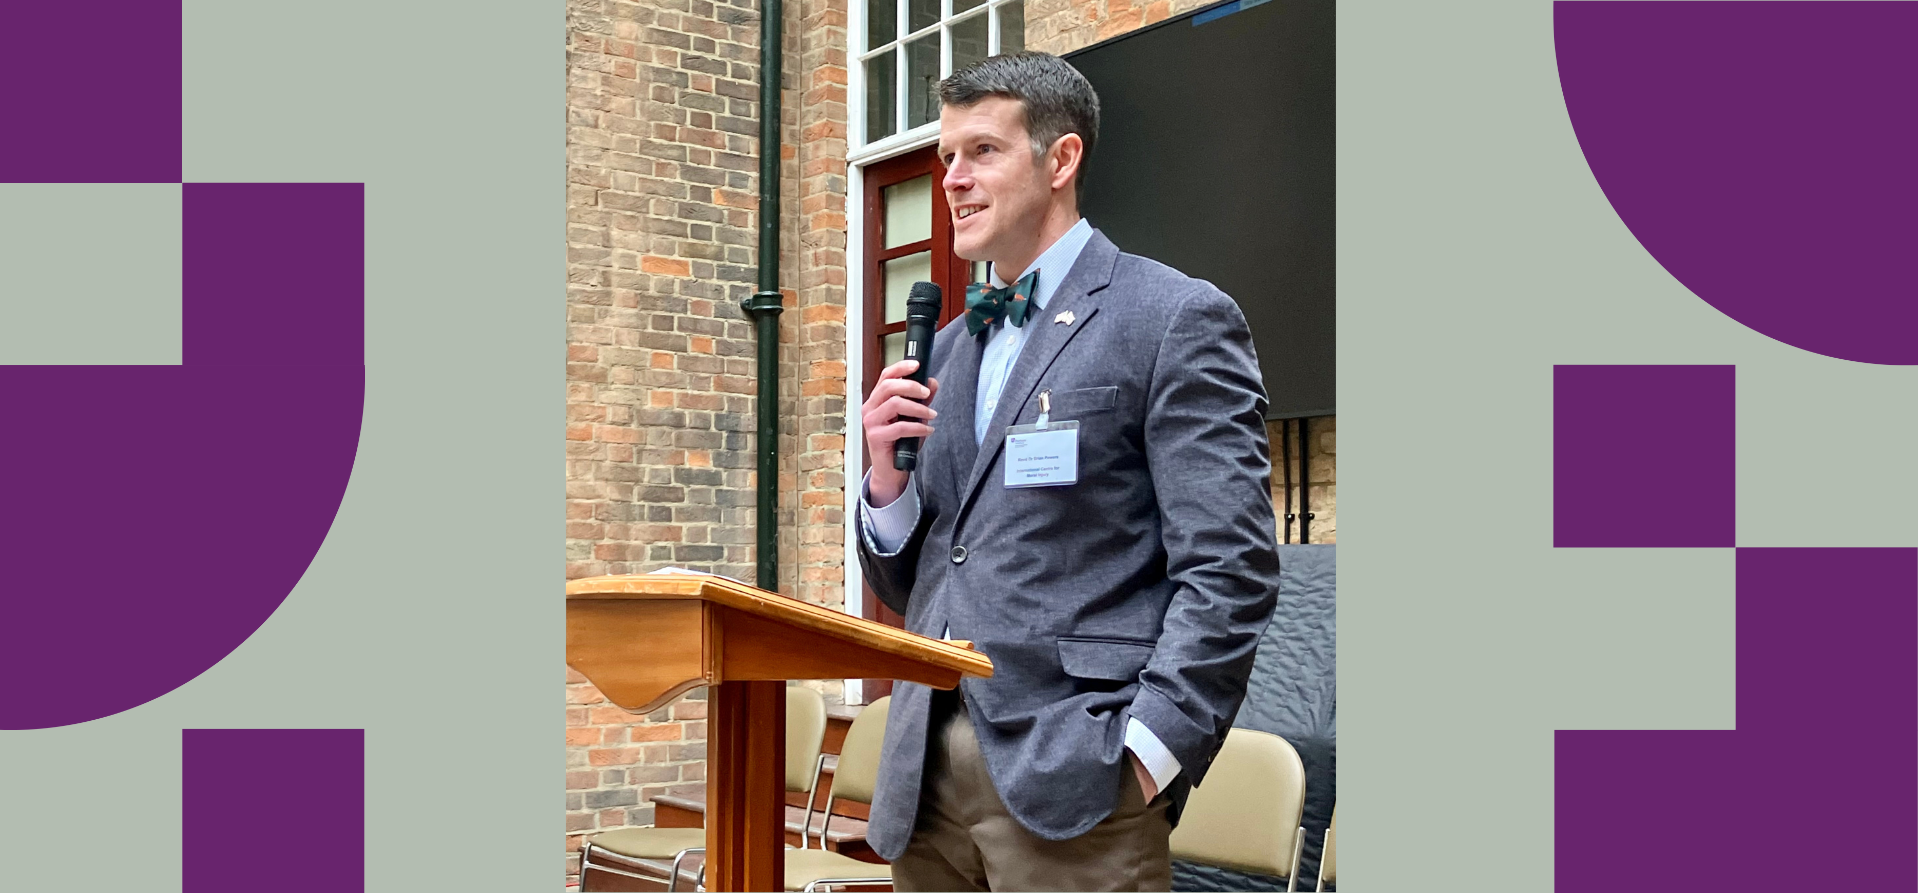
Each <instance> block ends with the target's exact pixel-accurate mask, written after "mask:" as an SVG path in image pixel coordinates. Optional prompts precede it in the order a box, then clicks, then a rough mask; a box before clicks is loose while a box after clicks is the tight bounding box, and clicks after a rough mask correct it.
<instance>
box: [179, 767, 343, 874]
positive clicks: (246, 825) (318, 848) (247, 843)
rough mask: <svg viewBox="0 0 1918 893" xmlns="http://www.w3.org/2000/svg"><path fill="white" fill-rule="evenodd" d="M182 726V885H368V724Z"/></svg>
mask: <svg viewBox="0 0 1918 893" xmlns="http://www.w3.org/2000/svg"><path fill="white" fill-rule="evenodd" d="M181 735H182V738H183V741H182V745H183V746H182V750H183V754H182V756H181V761H182V763H183V766H182V772H181V776H182V787H183V790H182V792H181V801H182V803H183V813H184V816H183V819H184V821H183V825H184V828H183V831H182V834H181V848H182V850H183V851H184V852H182V854H181V863H182V865H181V867H182V874H183V881H184V883H183V889H184V891H185V893H256V891H260V890H272V891H274V893H355V891H364V890H365V889H366V732H365V730H363V729H187V730H185V731H184V732H182V733H181ZM289 795H290V796H289ZM263 804H277V805H276V806H274V808H273V809H272V810H271V816H272V818H271V820H262V818H261V817H260V816H261V810H262V806H263Z"/></svg>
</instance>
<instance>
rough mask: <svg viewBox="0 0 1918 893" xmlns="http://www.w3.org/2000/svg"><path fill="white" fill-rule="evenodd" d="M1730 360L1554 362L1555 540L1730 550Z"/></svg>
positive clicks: (1733, 482)
mask: <svg viewBox="0 0 1918 893" xmlns="http://www.w3.org/2000/svg"><path fill="white" fill-rule="evenodd" d="M1733 389H1734V379H1733V367H1731V366H1554V367H1553V368H1552V545H1553V546H1556V547H1560V548H1579V547H1624V548H1633V547H1666V548H1698V547H1730V546H1732V545H1735V542H1734V539H1733V533H1734V526H1735V524H1736V516H1735V508H1736V495H1737V493H1736V489H1737V478H1736V474H1735V472H1736V462H1735V457H1736V447H1737V443H1736V436H1737V431H1736V426H1735V415H1734V411H1735V408H1736V405H1735V403H1736V401H1735V394H1734V390H1733Z"/></svg>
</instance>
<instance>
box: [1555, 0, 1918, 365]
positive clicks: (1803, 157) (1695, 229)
mask: <svg viewBox="0 0 1918 893" xmlns="http://www.w3.org/2000/svg"><path fill="white" fill-rule="evenodd" d="M1553 17H1554V33H1555V38H1556V44H1557V49H1558V70H1559V81H1560V84H1561V86H1562V87H1563V89H1564V94H1565V107H1566V110H1567V111H1568V112H1569V113H1570V115H1571V120H1572V126H1573V128H1574V129H1575V130H1576V131H1577V134H1578V142H1579V146H1580V147H1581V148H1582V149H1583V150H1584V152H1585V160H1586V163H1587V164H1588V165H1590V167H1591V169H1592V174H1593V175H1594V176H1595V177H1596V178H1597V180H1598V183H1599V186H1600V187H1602V188H1603V189H1604V191H1605V197H1606V198H1607V199H1609V200H1610V201H1611V203H1612V207H1613V209H1614V210H1616V211H1617V212H1618V216H1619V219H1621V220H1623V221H1624V222H1625V225H1626V226H1627V227H1629V228H1630V229H1631V231H1632V234H1633V235H1634V236H1636V237H1637V238H1638V241H1639V243H1640V244H1642V245H1643V246H1644V247H1645V250H1646V251H1647V252H1649V253H1650V254H1651V255H1652V257H1653V258H1655V259H1656V260H1657V261H1658V262H1659V263H1660V264H1662V265H1664V267H1665V269H1666V270H1667V271H1668V272H1670V273H1671V275H1672V276H1673V277H1674V278H1676V279H1677V280H1678V281H1679V282H1681V283H1683V284H1684V285H1685V287H1686V288H1688V289H1690V290H1691V291H1692V292H1693V293H1695V294H1697V295H1698V296H1699V297H1700V298H1702V299H1704V301H1705V302H1706V303H1708V304H1710V305H1711V306H1713V307H1715V308H1717V309H1718V310H1719V311H1720V312H1722V313H1724V314H1725V315H1727V316H1730V317H1732V318H1733V319H1735V320H1737V321H1739V322H1741V323H1743V324H1745V325H1746V326H1749V327H1751V328H1752V329H1754V330H1756V331H1758V332H1760V333H1762V334H1764V335H1767V336H1769V337H1771V338H1774V339H1776V340H1778V341H1781V342H1784V343H1786V344H1791V345H1794V346H1797V347H1800V348H1803V349H1805V350H1808V351H1812V352H1814V353H1818V354H1823V355H1825V356H1831V357H1839V358H1842V359H1848V360H1855V361H1859V362H1866V363H1885V364H1898V365H1907V364H1912V363H1918V338H1914V337H1913V333H1914V332H1915V331H1918V278H1914V277H1913V275H1912V251H1913V247H1912V246H1913V245H1918V214H1914V213H1912V209H1913V208H1914V207H1918V163H1914V161H1913V159H1914V158H1918V114H1914V113H1913V109H1914V108H1918V52H1913V49H1912V48H1913V47H1914V46H1918V3H1911V2H1860V3H1852V2H1770V0H1764V2H1716V0H1714V2H1665V3H1618V2H1564V0H1561V2H1557V3H1554V4H1553Z"/></svg>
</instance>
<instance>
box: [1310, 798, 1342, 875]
mask: <svg viewBox="0 0 1918 893" xmlns="http://www.w3.org/2000/svg"><path fill="white" fill-rule="evenodd" d="M1338 842H1339V808H1338V807H1336V806H1334V807H1332V824H1331V826H1329V827H1327V828H1326V829H1325V852H1323V853H1321V854H1320V855H1319V884H1318V886H1316V887H1313V888H1312V889H1314V890H1324V889H1325V882H1326V881H1331V882H1332V883H1335V884H1336V883H1338V882H1339V879H1338V872H1337V871H1336V870H1335V869H1336V868H1337V867H1338V860H1337V859H1334V858H1333V857H1332V848H1333V846H1335V845H1336V844H1337V843H1338Z"/></svg>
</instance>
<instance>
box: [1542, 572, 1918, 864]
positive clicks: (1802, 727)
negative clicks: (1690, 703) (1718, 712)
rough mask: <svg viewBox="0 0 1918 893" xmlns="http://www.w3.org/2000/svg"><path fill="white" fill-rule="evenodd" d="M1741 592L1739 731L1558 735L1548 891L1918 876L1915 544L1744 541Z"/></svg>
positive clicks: (1917, 587)
mask: <svg viewBox="0 0 1918 893" xmlns="http://www.w3.org/2000/svg"><path fill="white" fill-rule="evenodd" d="M1737 598H1738V603H1737V608H1738V614H1737V630H1738V632H1737V658H1736V660H1737V674H1736V680H1737V704H1738V712H1737V721H1736V722H1737V729H1736V730H1735V731H1560V732H1558V733H1557V738H1556V740H1557V751H1556V755H1557V766H1556V773H1555V774H1556V781H1557V790H1556V803H1555V810H1554V811H1555V815H1556V828H1555V837H1556V840H1557V849H1556V853H1555V866H1556V874H1557V890H1558V893H1588V891H1589V893H1600V891H1607V890H1615V889H1632V888H1635V887H1640V886H1645V887H1649V888H1652V889H1661V890H1663V889H1670V890H1752V889H1761V888H1765V887H1771V886H1780V885H1790V883H1791V880H1790V879H1792V878H1794V877H1799V875H1798V874H1796V873H1797V872H1799V871H1800V870H1801V869H1803V868H1804V867H1805V866H1807V865H1815V866H1816V870H1815V871H1814V872H1813V873H1812V874H1810V875H1806V876H1804V877H1803V878H1801V880H1803V881H1804V883H1806V884H1809V885H1810V886H1813V887H1816V888H1818V889H1829V890H1912V889H1918V862H1915V861H1914V859H1913V856H1912V844H1913V841H1914V840H1918V550H1914V549H1739V550H1738V596H1737ZM1808 854H1809V855H1810V861H1809V862H1808V861H1806V858H1807V855H1808Z"/></svg>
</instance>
